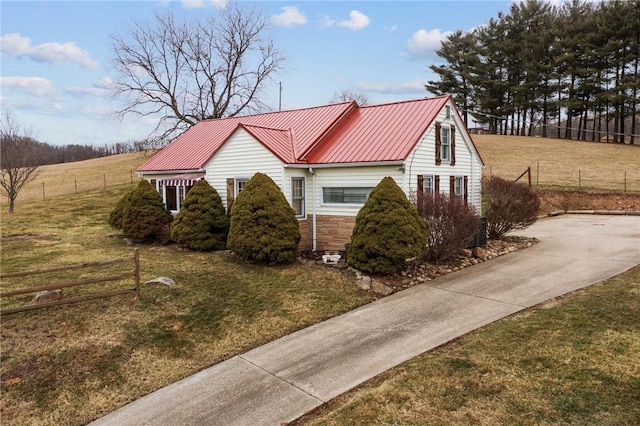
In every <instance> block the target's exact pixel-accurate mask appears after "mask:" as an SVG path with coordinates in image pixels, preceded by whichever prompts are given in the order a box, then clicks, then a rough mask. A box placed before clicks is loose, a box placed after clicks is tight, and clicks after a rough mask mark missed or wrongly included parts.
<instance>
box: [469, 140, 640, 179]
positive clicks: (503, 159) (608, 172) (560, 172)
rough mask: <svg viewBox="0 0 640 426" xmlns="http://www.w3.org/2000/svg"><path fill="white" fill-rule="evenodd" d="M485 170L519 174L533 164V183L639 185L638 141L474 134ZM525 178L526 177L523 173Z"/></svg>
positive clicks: (513, 176) (495, 173)
mask: <svg viewBox="0 0 640 426" xmlns="http://www.w3.org/2000/svg"><path fill="white" fill-rule="evenodd" d="M472 137H473V141H474V143H475V144H476V146H477V148H478V151H479V152H480V155H481V156H482V159H483V160H484V162H485V169H484V174H485V175H491V174H494V175H498V176H502V177H505V178H509V179H516V178H517V177H518V176H520V174H522V173H523V172H524V171H525V170H527V167H531V178H532V183H533V184H534V185H539V186H544V187H560V188H565V189H566V188H570V189H580V188H582V189H585V188H586V189H606V190H615V191H623V190H624V189H625V183H624V182H625V173H626V181H627V187H626V190H627V191H640V168H639V167H638V164H640V146H637V145H620V144H605V143H598V142H582V141H571V140H564V139H547V138H528V137H521V136H501V135H472ZM523 179H526V177H525V178H523Z"/></svg>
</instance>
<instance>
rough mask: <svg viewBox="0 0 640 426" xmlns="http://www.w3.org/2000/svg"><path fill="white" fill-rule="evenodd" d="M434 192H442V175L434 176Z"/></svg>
mask: <svg viewBox="0 0 640 426" xmlns="http://www.w3.org/2000/svg"><path fill="white" fill-rule="evenodd" d="M433 193H434V194H436V195H437V194H439V193H440V175H435V176H434V177H433Z"/></svg>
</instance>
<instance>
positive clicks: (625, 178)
mask: <svg viewBox="0 0 640 426" xmlns="http://www.w3.org/2000/svg"><path fill="white" fill-rule="evenodd" d="M624 192H627V171H626V170H625V171H624Z"/></svg>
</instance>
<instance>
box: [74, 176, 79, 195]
mask: <svg viewBox="0 0 640 426" xmlns="http://www.w3.org/2000/svg"><path fill="white" fill-rule="evenodd" d="M73 183H74V184H75V186H76V194H77V193H78V179H77V178H73Z"/></svg>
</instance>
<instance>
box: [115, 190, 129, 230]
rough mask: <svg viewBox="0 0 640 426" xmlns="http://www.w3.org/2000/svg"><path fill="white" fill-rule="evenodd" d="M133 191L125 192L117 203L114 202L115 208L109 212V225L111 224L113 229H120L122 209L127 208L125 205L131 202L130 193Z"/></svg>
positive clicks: (122, 216) (122, 215)
mask: <svg viewBox="0 0 640 426" xmlns="http://www.w3.org/2000/svg"><path fill="white" fill-rule="evenodd" d="M132 192H133V191H130V192H127V193H126V194H125V195H123V196H122V198H120V200H119V201H118V204H116V206H115V208H114V209H113V210H112V211H111V213H110V214H109V225H111V227H112V228H114V229H119V230H122V219H123V218H124V211H125V210H126V209H127V206H128V205H129V203H130V202H131V193H132Z"/></svg>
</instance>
